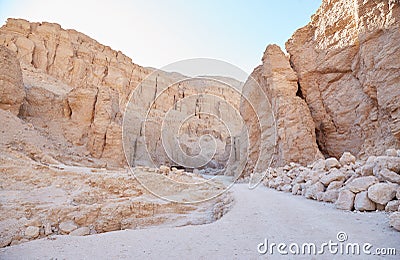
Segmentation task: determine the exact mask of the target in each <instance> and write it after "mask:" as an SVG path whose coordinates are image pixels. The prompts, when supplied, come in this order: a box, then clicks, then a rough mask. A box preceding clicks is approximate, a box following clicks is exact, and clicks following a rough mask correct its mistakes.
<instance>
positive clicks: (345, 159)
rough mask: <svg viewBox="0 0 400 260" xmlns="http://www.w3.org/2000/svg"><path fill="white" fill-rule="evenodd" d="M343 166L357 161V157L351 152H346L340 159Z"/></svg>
mask: <svg viewBox="0 0 400 260" xmlns="http://www.w3.org/2000/svg"><path fill="white" fill-rule="evenodd" d="M339 162H340V164H341V165H342V166H345V165H350V164H354V163H356V157H355V156H354V155H352V154H351V153H349V152H344V153H343V154H342V156H341V157H340V159H339Z"/></svg>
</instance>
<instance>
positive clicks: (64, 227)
mask: <svg viewBox="0 0 400 260" xmlns="http://www.w3.org/2000/svg"><path fill="white" fill-rule="evenodd" d="M77 228H78V226H77V225H76V224H75V223H74V222H73V221H66V222H61V223H60V225H59V229H60V231H61V233H62V234H69V233H70V232H72V231H74V230H75V229H77Z"/></svg>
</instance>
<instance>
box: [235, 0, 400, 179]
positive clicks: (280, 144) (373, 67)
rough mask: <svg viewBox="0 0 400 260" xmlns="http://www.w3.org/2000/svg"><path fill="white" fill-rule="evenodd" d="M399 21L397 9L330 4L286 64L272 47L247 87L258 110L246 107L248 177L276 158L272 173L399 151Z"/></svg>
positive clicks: (291, 43) (356, 0) (293, 42)
mask: <svg viewBox="0 0 400 260" xmlns="http://www.w3.org/2000/svg"><path fill="white" fill-rule="evenodd" d="M399 20H400V7H399V2H398V1H361V0H324V1H322V5H321V7H320V8H319V9H318V11H317V12H316V14H315V15H313V16H312V18H311V22H310V23H309V24H308V25H306V26H305V27H303V28H301V29H299V30H297V31H296V32H295V33H294V34H293V36H292V37H291V38H290V39H289V40H288V41H287V43H286V49H287V52H288V54H289V55H288V56H287V57H286V56H285V54H284V53H283V52H282V51H281V50H280V49H279V47H278V46H274V45H270V46H268V47H267V49H266V51H265V53H264V56H263V58H262V65H261V66H259V67H257V68H256V69H255V70H254V72H253V73H252V75H251V78H249V80H248V82H246V84H245V85H244V87H243V94H244V96H246V95H248V96H249V99H250V100H251V102H250V103H252V105H253V108H251V107H249V106H248V105H246V104H245V103H246V101H244V100H242V107H241V113H242V115H243V117H244V118H245V121H246V122H247V123H246V125H247V126H248V127H249V129H250V133H251V134H250V141H251V142H252V143H253V144H254V145H251V147H252V148H251V150H252V151H251V160H250V161H249V162H248V166H247V170H248V171H251V170H252V169H253V168H254V166H256V165H257V164H256V162H255V160H256V161H257V158H259V159H258V165H257V167H258V169H256V170H255V171H256V172H257V171H262V169H265V168H267V167H268V166H269V164H268V162H269V161H270V159H271V156H270V154H271V153H274V156H273V157H274V158H272V165H273V166H282V165H285V164H288V163H289V162H298V163H301V164H303V165H306V164H307V163H311V162H313V161H315V160H316V159H318V158H320V157H321V153H322V154H323V155H325V156H326V157H330V156H333V157H336V158H339V157H340V156H341V155H342V154H343V153H344V152H351V153H353V154H355V155H356V156H357V157H359V158H361V159H362V158H366V157H367V156H369V155H380V154H382V153H384V151H385V150H386V149H388V148H393V147H394V148H396V147H397V148H398V147H400V105H399V104H400V103H399V100H400V63H399V60H400V44H399V42H400V21H399ZM257 88H260V89H262V91H261V92H260V91H259V90H255V89H257ZM257 91H258V94H256V92H257ZM260 93H261V94H260ZM260 96H265V97H267V98H260ZM266 99H268V100H266ZM267 103H271V105H270V106H271V107H272V111H270V110H266V109H265V105H266V104H267ZM263 106H264V107H263ZM254 109H255V110H256V112H255V114H257V115H258V119H259V120H260V122H261V123H258V122H257V121H256V120H254V119H255V118H254V111H253V110H254ZM252 115H253V116H252ZM272 117H274V120H275V124H271V122H269V123H268V119H270V120H271V119H272ZM257 124H259V125H260V126H259V127H256V125H257ZM263 126H264V129H262V127H263ZM274 128H275V129H274ZM273 131H276V138H271V135H272V132H273ZM260 145H261V146H260ZM262 145H264V147H262ZM274 149H275V152H273V151H274ZM258 154H261V156H258ZM265 157H268V160H267V161H266V160H265Z"/></svg>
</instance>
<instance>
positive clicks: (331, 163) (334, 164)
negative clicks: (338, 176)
mask: <svg viewBox="0 0 400 260" xmlns="http://www.w3.org/2000/svg"><path fill="white" fill-rule="evenodd" d="M325 167H326V169H327V170H330V169H332V168H340V163H339V161H338V160H337V159H336V158H334V157H331V158H328V159H326V160H325Z"/></svg>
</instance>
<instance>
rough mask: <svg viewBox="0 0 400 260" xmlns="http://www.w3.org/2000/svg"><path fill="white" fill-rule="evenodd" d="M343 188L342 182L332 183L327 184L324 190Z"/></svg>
mask: <svg viewBox="0 0 400 260" xmlns="http://www.w3.org/2000/svg"><path fill="white" fill-rule="evenodd" d="M341 187H343V181H333V182H331V183H329V185H328V188H326V190H327V191H328V190H337V189H340V188H341Z"/></svg>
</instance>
